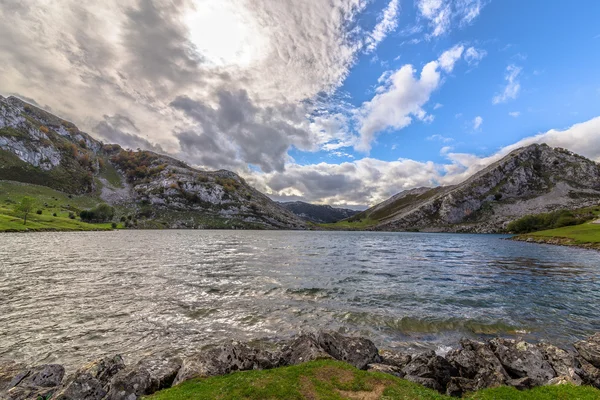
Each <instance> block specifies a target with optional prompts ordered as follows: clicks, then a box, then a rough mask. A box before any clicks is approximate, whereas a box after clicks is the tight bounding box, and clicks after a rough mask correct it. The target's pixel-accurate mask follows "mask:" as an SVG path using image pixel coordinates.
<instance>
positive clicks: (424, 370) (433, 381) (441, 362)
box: [403, 351, 458, 392]
mask: <svg viewBox="0 0 600 400" xmlns="http://www.w3.org/2000/svg"><path fill="white" fill-rule="evenodd" d="M403 372H404V373H405V374H406V376H405V377H404V378H405V379H407V380H409V381H411V382H416V383H420V384H422V385H423V386H426V387H428V388H431V389H435V390H437V391H439V392H445V391H446V387H447V385H448V383H449V382H450V380H451V379H452V377H453V376H457V375H458V371H457V370H456V368H455V367H454V366H452V364H450V363H449V362H448V361H447V360H446V359H445V358H444V357H441V356H438V355H436V354H435V352H433V351H428V352H425V353H421V354H418V355H416V356H414V357H412V359H411V361H410V362H409V363H408V364H407V365H406V367H404V369H403Z"/></svg>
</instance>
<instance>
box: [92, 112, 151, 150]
mask: <svg viewBox="0 0 600 400" xmlns="http://www.w3.org/2000/svg"><path fill="white" fill-rule="evenodd" d="M94 133H96V134H98V135H99V136H101V137H102V138H104V139H105V140H106V141H108V142H109V143H117V144H120V145H121V146H123V147H125V148H129V149H138V148H139V149H144V150H152V151H156V152H159V153H162V152H163V149H162V148H161V147H160V146H159V145H156V144H154V143H151V142H150V141H149V140H148V139H145V138H143V137H141V136H139V135H138V134H139V133H140V130H139V129H138V128H137V126H136V125H135V123H134V122H133V121H132V120H131V119H130V118H128V117H126V116H123V115H119V114H116V115H113V116H109V115H105V116H104V121H100V122H99V123H98V124H97V125H96V126H95V127H94Z"/></svg>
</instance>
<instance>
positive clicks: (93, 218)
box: [79, 203, 115, 222]
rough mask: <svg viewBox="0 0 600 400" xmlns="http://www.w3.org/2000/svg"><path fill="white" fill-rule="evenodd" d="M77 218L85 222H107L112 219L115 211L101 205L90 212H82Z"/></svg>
mask: <svg viewBox="0 0 600 400" xmlns="http://www.w3.org/2000/svg"><path fill="white" fill-rule="evenodd" d="M79 216H80V217H81V220H82V221H86V222H108V221H110V220H112V219H113V218H114V216H115V209H114V207H111V206H109V205H108V204H106V203H102V204H99V205H98V206H96V207H94V208H92V209H90V210H83V211H82V212H81V213H80V214H79Z"/></svg>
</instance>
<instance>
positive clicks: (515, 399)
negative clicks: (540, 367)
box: [469, 385, 600, 400]
mask: <svg viewBox="0 0 600 400" xmlns="http://www.w3.org/2000/svg"><path fill="white" fill-rule="evenodd" d="M469 398H470V399H473V400H598V399H600V390H598V389H595V388H593V387H589V386H581V387H577V386H571V385H559V386H541V387H537V388H533V389H531V390H526V391H518V390H517V389H515V388H509V387H500V388H494V389H486V390H482V391H480V392H477V393H475V394H473V395H471V396H469Z"/></svg>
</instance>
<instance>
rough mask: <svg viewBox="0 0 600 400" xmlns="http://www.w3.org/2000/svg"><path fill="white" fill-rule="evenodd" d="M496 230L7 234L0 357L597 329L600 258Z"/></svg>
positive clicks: (66, 358)
mask: <svg viewBox="0 0 600 400" xmlns="http://www.w3.org/2000/svg"><path fill="white" fill-rule="evenodd" d="M503 238H504V236H500V235H457V234H419V233H376V232H310V231H308V232H306V231H301V232H292V231H284V232H280V231H191V230H190V231H114V232H89V233H88V232H86V233H83V232H82V233H32V234H1V235H0V359H2V358H5V359H9V360H14V361H20V362H31V363H34V362H36V363H38V362H60V363H63V364H65V365H66V366H67V367H68V368H73V367H76V366H79V365H81V364H83V363H84V362H86V361H88V360H92V359H94V358H97V357H98V356H101V355H106V354H111V355H112V354H116V353H121V354H124V355H125V356H126V357H129V358H130V359H136V358H137V357H140V356H141V355H142V354H144V353H147V352H152V351H156V350H162V349H173V350H176V351H179V352H182V353H186V352H190V351H193V350H194V349H199V348H200V347H202V346H204V345H206V344H208V343H215V342H220V341H224V340H229V339H237V340H244V341H249V340H254V339H258V340H277V339H286V338H288V337H290V336H291V335H293V334H295V333H298V332H299V331H300V330H303V329H305V330H316V329H320V328H326V329H336V330H342V331H346V332H351V333H354V334H360V335H363V336H366V337H369V338H371V339H372V340H373V341H374V342H375V343H376V344H377V345H378V346H379V347H380V348H386V347H387V348H402V349H410V350H418V349H420V348H434V349H437V350H439V351H443V350H444V349H447V348H448V346H456V345H457V342H458V340H459V339H460V337H462V336H469V337H483V338H485V337H489V336H495V335H501V336H508V337H516V336H521V337H524V338H526V339H529V340H539V339H546V340H548V341H550V342H553V343H555V344H559V345H568V344H569V343H572V342H573V341H575V340H577V339H579V338H582V337H584V336H586V335H588V334H590V333H592V332H595V331H600V318H598V309H599V307H600V279H599V276H600V274H599V273H600V253H598V252H595V251H590V250H583V249H576V248H565V247H558V246H556V247H554V246H548V245H536V244H530V243H522V242H512V241H508V240H502V239H503Z"/></svg>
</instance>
